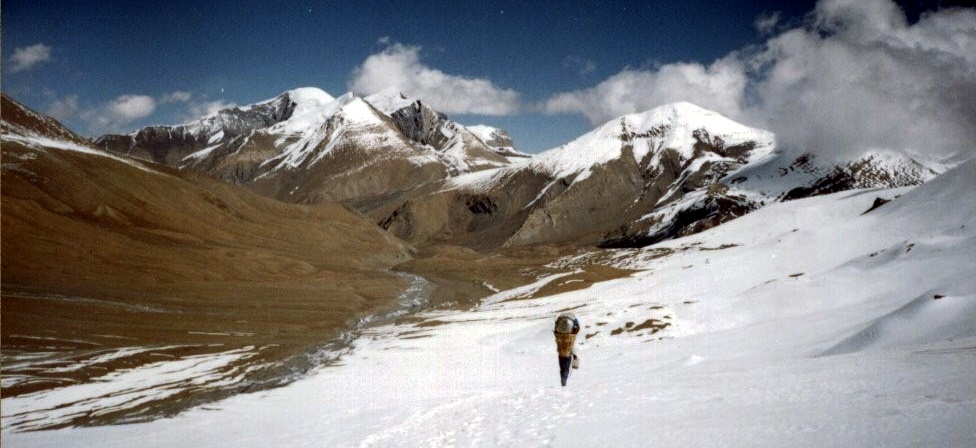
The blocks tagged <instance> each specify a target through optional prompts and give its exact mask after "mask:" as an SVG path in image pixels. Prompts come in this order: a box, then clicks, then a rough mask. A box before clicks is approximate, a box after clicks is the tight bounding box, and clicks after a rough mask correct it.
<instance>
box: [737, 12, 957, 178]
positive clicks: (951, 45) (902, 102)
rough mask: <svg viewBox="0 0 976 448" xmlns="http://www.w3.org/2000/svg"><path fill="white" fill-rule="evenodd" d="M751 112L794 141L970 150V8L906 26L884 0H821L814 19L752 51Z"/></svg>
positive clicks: (843, 148)
mask: <svg viewBox="0 0 976 448" xmlns="http://www.w3.org/2000/svg"><path fill="white" fill-rule="evenodd" d="M754 62H756V63H757V64H760V65H759V66H760V73H761V74H762V76H761V77H759V78H758V81H757V83H756V92H757V94H758V100H759V101H758V102H757V104H756V107H755V110H754V111H753V113H754V115H755V116H756V117H757V118H758V119H760V120H762V121H763V122H764V123H765V124H766V125H767V126H768V127H769V128H771V129H772V130H773V131H774V132H776V133H777V135H778V138H779V141H780V142H781V143H782V144H783V145H785V146H788V147H791V148H793V149H798V150H817V151H818V152H821V153H827V154H834V155H839V156H840V155H843V154H847V153H850V152H858V151H864V150H869V149H893V150H901V151H905V152H908V153H914V154H923V153H925V154H928V155H930V156H933V157H935V158H944V157H952V156H956V158H957V159H958V157H960V156H962V155H963V154H965V153H968V154H972V153H973V151H974V145H973V144H972V142H973V141H976V10H972V9H970V10H957V11H940V12H935V13H930V14H928V15H925V16H923V17H922V18H921V19H920V21H919V22H918V23H916V24H914V25H911V26H909V25H908V24H907V21H906V19H905V15H904V13H903V12H902V11H901V10H900V9H898V7H897V6H895V5H894V4H893V3H891V2H890V1H888V0H872V1H852V0H827V1H821V2H820V3H818V5H817V8H816V11H815V15H814V21H813V23H812V24H810V25H808V26H806V27H803V28H797V29H793V30H789V31H787V32H784V33H782V34H780V35H778V36H775V37H773V38H772V39H770V40H769V41H768V42H767V45H766V48H765V51H763V52H762V53H760V54H758V55H756V56H755V57H754Z"/></svg>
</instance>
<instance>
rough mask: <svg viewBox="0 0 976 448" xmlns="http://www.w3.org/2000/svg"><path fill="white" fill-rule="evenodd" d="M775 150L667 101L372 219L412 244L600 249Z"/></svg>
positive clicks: (737, 128)
mask: <svg viewBox="0 0 976 448" xmlns="http://www.w3.org/2000/svg"><path fill="white" fill-rule="evenodd" d="M774 148H775V138H774V136H773V134H772V133H770V132H767V131H763V130H760V129H754V128H750V127H748V126H744V125H741V124H738V123H735V122H733V121H732V120H729V119H727V118H725V117H722V116H721V115H719V114H717V113H714V112H711V111H708V110H705V109H702V108H700V107H697V106H695V105H692V104H690V103H674V104H669V105H665V106H661V107H658V108H655V109H652V110H649V111H646V112H643V113H637V114H631V115H626V116H623V117H620V118H618V119H615V120H612V121H610V122H608V123H606V124H604V125H603V126H600V127H599V128H597V129H595V130H594V131H592V132H590V133H587V134H585V135H583V136H581V137H579V138H578V139H576V140H574V141H572V142H570V143H568V144H566V145H564V146H561V147H559V148H555V149H552V150H550V151H547V152H544V153H542V154H539V155H538V156H536V157H534V158H531V159H527V160H524V161H522V162H519V163H515V164H512V165H509V166H507V167H502V168H498V169H495V170H490V171H483V172H478V173H472V174H468V175H463V176H458V177H455V178H452V179H449V180H447V181H446V182H445V184H444V186H443V188H442V189H440V190H439V191H438V192H436V193H433V194H427V195H426V196H424V197H410V198H409V199H408V200H407V201H406V202H404V203H403V204H402V205H401V206H400V207H399V208H396V209H395V210H393V211H392V212H391V213H390V214H389V215H388V216H387V217H386V218H385V219H381V220H380V222H381V223H382V225H383V226H384V227H386V228H388V229H390V230H391V231H393V232H394V233H396V234H398V235H400V236H401V237H403V238H406V239H408V240H410V241H415V242H416V241H423V240H425V239H428V238H431V239H437V238H445V236H446V237H447V238H450V239H451V240H452V241H454V242H460V243H462V244H469V245H474V246H479V245H480V246H489V247H490V246H497V245H502V244H505V245H523V244H533V243H553V242H566V241H574V242H577V243H584V244H586V243H588V244H594V243H606V242H608V241H613V240H614V239H619V238H620V235H618V233H619V232H621V231H622V230H627V229H629V227H630V226H631V225H632V224H633V223H634V222H636V221H638V220H639V219H640V218H641V217H643V216H645V215H647V214H648V213H650V212H652V211H653V210H655V209H659V208H661V207H663V206H666V205H668V204H671V203H675V202H678V201H679V200H681V199H682V198H684V197H685V195H686V194H688V193H690V192H694V191H699V190H707V189H708V187H709V186H711V185H713V184H716V183H717V182H718V180H719V179H721V178H723V177H725V176H726V175H728V174H730V173H734V172H735V171H736V170H738V169H740V168H742V167H743V166H746V165H749V164H752V163H756V162H757V161H760V160H762V159H764V158H766V157H770V156H771V155H772V154H773V151H774ZM721 192H722V191H720V190H718V189H716V190H715V191H714V193H715V194H720V193H721ZM465 211H467V212H469V213H465ZM672 236H673V234H672Z"/></svg>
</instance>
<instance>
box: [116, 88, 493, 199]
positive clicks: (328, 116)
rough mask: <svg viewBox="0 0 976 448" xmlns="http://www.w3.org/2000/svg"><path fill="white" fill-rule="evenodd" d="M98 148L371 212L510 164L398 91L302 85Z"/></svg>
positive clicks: (269, 192)
mask: <svg viewBox="0 0 976 448" xmlns="http://www.w3.org/2000/svg"><path fill="white" fill-rule="evenodd" d="M374 104H375V105H374ZM97 143H98V144H99V145H100V146H101V147H103V148H105V149H109V150H112V151H115V152H119V153H124V154H128V155H133V156H135V157H140V158H145V159H149V160H153V161H156V162H159V163H165V164H167V165H170V166H174V167H178V168H179V169H182V170H192V171H198V172H202V173H205V174H208V175H210V176H213V177H216V178H219V179H222V180H225V181H227V182H231V183H235V184H239V185H245V186H248V187H249V188H251V189H253V190H254V191H257V192H259V193H261V194H264V195H266V196H271V197H274V198H277V199H280V200H283V201H286V202H299V203H317V202H320V201H323V200H327V199H328V200H337V201H340V202H342V203H344V204H346V205H347V206H351V207H353V208H355V209H357V210H359V211H363V212H366V211H369V210H372V209H374V208H376V207H378V206H381V205H383V204H384V203H386V202H388V201H390V200H395V199H397V198H398V197H399V196H401V195H402V194H404V193H405V192H408V191H411V190H413V189H415V188H417V187H419V186H422V185H425V184H429V183H431V182H435V181H439V180H442V179H445V178H447V177H449V176H454V175H458V174H461V173H467V172H471V171H477V170H481V169H486V168H495V167H499V166H503V165H506V164H508V163H509V162H508V160H507V159H506V158H505V157H503V156H501V155H499V154H498V153H497V152H495V151H493V150H491V149H490V148H488V147H487V146H486V145H485V144H484V143H483V142H482V141H481V140H480V139H479V138H478V137H476V136H475V135H474V134H472V133H471V132H470V131H468V130H467V129H465V128H464V127H463V126H461V125H459V124H457V123H455V122H453V121H450V120H448V119H447V117H446V116H444V115H443V114H441V113H439V112H437V111H435V110H433V109H431V108H430V107H428V106H426V105H425V104H423V103H422V102H420V101H414V100H409V99H407V98H406V97H405V96H403V95H401V94H400V93H399V92H395V91H387V92H383V93H380V94H377V95H373V96H370V97H368V98H359V97H356V96H355V95H352V94H346V95H343V96H342V97H340V98H333V97H331V96H330V95H328V94H327V93H325V92H323V91H321V90H319V89H314V88H303V89H295V90H291V91H288V92H285V93H283V94H282V95H280V96H278V97H276V98H273V99H271V100H268V101H265V102H262V103H258V104H254V105H250V106H244V107H239V108H233V109H227V110H223V111H220V112H218V113H217V114H214V115H211V116H208V117H205V118H203V119H201V120H198V121H195V122H192V123H187V124H185V125H180V126H154V127H150V128H145V129H142V130H140V131H138V132H136V133H134V134H130V135H123V136H118V135H107V136H103V137H101V138H99V139H98V141H97Z"/></svg>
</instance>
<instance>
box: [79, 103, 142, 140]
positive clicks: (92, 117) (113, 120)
mask: <svg viewBox="0 0 976 448" xmlns="http://www.w3.org/2000/svg"><path fill="white" fill-rule="evenodd" d="M155 111H156V100H155V99H153V97H151V96H148V95H122V96H119V97H117V98H115V99H114V100H112V101H110V102H108V103H107V104H105V105H103V106H101V107H98V108H96V109H90V110H87V111H85V112H83V113H82V114H81V118H82V119H83V120H85V121H86V122H88V126H89V129H90V130H91V131H92V132H93V133H96V134H100V133H106V132H120V131H121V129H122V128H123V126H124V125H126V124H129V123H131V122H133V121H135V120H138V119H140V118H145V117H148V116H150V115H152V113H153V112H155Z"/></svg>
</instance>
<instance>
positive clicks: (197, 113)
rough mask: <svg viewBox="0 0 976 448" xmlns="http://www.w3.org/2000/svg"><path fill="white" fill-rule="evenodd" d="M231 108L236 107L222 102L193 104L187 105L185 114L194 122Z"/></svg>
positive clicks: (230, 103)
mask: <svg viewBox="0 0 976 448" xmlns="http://www.w3.org/2000/svg"><path fill="white" fill-rule="evenodd" d="M231 107H237V103H234V102H227V101H223V100H215V101H202V102H194V103H190V104H189V107H188V108H187V114H188V117H189V118H190V119H191V120H195V119H197V118H201V117H205V116H207V115H211V114H215V113H217V112H219V111H221V110H224V109H228V108H231Z"/></svg>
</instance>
